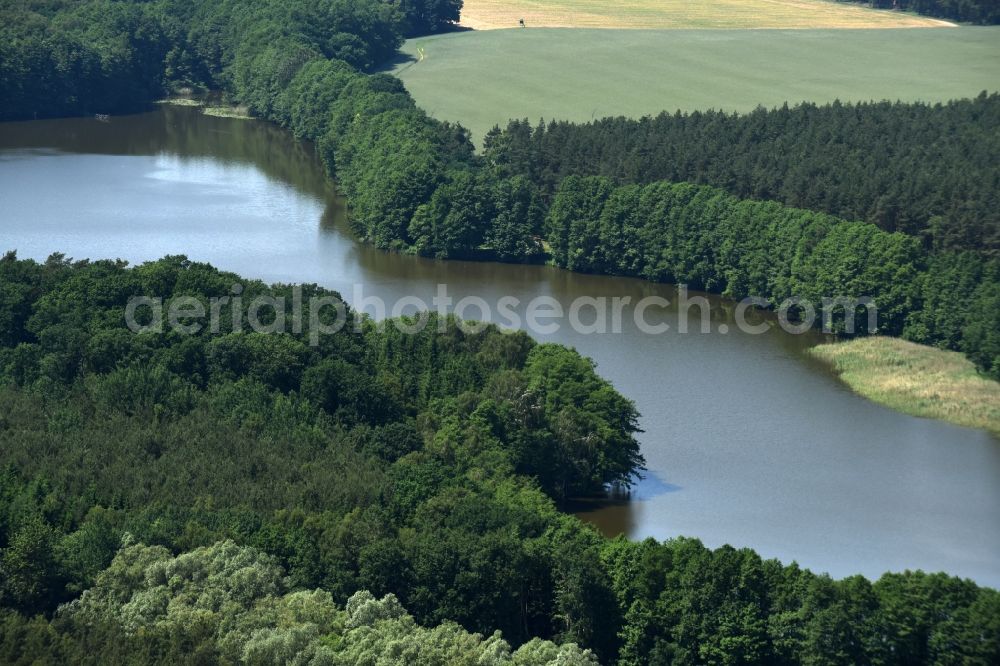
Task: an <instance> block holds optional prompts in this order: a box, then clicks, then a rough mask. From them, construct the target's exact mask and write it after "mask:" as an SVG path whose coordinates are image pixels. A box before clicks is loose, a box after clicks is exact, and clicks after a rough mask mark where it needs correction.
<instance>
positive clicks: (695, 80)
mask: <svg viewBox="0 0 1000 666" xmlns="http://www.w3.org/2000/svg"><path fill="white" fill-rule="evenodd" d="M403 51H404V55H403V56H402V57H401V58H399V59H398V60H397V61H396V62H395V63H392V64H391V65H390V68H391V69H390V71H392V72H394V73H395V74H396V75H397V76H399V77H400V78H401V79H402V80H403V82H404V83H405V84H406V87H407V88H408V89H409V90H410V92H411V93H412V94H413V96H414V97H415V98H416V101H417V103H418V104H419V105H420V106H421V107H423V108H425V109H427V110H428V111H429V112H430V113H431V114H432V115H434V116H435V117H437V118H441V119H444V120H454V121H459V122H461V123H462V124H463V125H465V126H466V127H468V128H470V129H471V130H472V131H473V135H474V138H475V139H476V140H478V139H481V138H482V136H483V134H484V133H485V132H486V131H487V130H488V129H489V128H490V127H492V126H493V125H494V124H496V123H501V124H503V123H506V121H507V120H508V119H510V118H529V119H531V120H532V122H535V121H537V120H538V119H539V118H545V119H547V120H549V119H561V120H576V121H587V120H590V119H592V118H601V117H605V116H616V115H626V116H634V117H638V116H642V115H646V114H656V113H659V112H660V111H663V110H668V111H671V112H672V111H675V110H677V109H681V110H684V111H694V110H704V109H709V108H717V109H726V110H731V111H749V110H752V109H753V108H754V107H756V106H758V105H764V106H778V105H781V104H782V103H784V102H786V101H788V102H789V103H797V102H801V101H813V102H817V103H823V102H830V101H833V100H834V99H840V100H852V101H859V100H872V99H875V100H882V99H891V100H896V99H901V100H907V101H914V100H923V101H947V100H949V99H954V98H961V97H971V96H975V95H977V94H978V93H979V92H980V91H982V90H990V91H994V90H997V89H1000V28H994V27H990V28H974V27H962V28H954V29H942V30H910V29H899V30H588V29H574V30H566V29H558V28H536V29H532V28H528V29H523V30H522V29H520V28H514V29H511V30H489V31H482V32H480V31H468V32H460V33H451V34H447V35H440V36H434V37H426V38H419V39H414V40H410V41H408V42H407V43H406V44H405V45H404V47H403Z"/></svg>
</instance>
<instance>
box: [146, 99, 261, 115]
mask: <svg viewBox="0 0 1000 666" xmlns="http://www.w3.org/2000/svg"><path fill="white" fill-rule="evenodd" d="M157 104H169V105H171V106H195V107H200V108H201V112H202V113H203V114H205V115H206V116H216V117H217V118H236V119H239V120H251V119H252V118H253V116H252V115H250V110H249V109H248V108H247V107H246V106H243V105H238V106H231V105H218V104H209V103H208V102H206V101H204V100H200V99H192V98H190V97H170V98H167V99H161V100H159V101H158V102H157Z"/></svg>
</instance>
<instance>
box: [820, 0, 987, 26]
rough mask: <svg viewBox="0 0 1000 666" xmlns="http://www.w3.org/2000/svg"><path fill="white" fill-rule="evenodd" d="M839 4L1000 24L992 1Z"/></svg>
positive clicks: (907, 0)
mask: <svg viewBox="0 0 1000 666" xmlns="http://www.w3.org/2000/svg"><path fill="white" fill-rule="evenodd" d="M837 2H856V3H859V4H864V5H868V6H870V7H874V8H876V9H899V10H902V11H910V12H916V13H917V14H923V15H924V16H933V17H934V18H941V19H950V20H952V21H958V22H960V23H974V24H977V25H996V24H998V23H1000V5H997V3H996V2H993V1H992V0H837Z"/></svg>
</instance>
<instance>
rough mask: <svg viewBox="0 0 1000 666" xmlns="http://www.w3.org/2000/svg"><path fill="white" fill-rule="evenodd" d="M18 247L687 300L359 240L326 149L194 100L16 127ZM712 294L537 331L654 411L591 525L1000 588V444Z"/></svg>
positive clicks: (368, 281) (318, 277) (6, 225)
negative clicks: (901, 405)
mask: <svg viewBox="0 0 1000 666" xmlns="http://www.w3.org/2000/svg"><path fill="white" fill-rule="evenodd" d="M8 249H16V250H17V251H18V254H19V256H21V257H33V258H36V259H39V260H41V259H45V257H47V256H48V255H49V254H51V253H52V252H63V253H65V254H66V255H68V256H71V257H75V258H85V257H90V258H122V259H126V260H128V261H130V262H142V261H146V260H151V259H156V258H159V257H162V256H163V255H166V254H186V255H188V256H189V257H190V258H192V259H194V260H198V261H207V262H211V263H212V264H214V265H216V266H218V267H219V268H222V269H226V270H231V271H235V272H237V273H240V274H242V275H244V276H248V277H254V278H260V279H263V280H265V281H268V282H278V281H281V282H316V283H319V284H322V285H324V286H326V287H329V288H332V289H336V290H338V291H340V292H341V293H342V294H344V296H345V297H346V298H347V300H348V301H351V302H355V303H356V302H357V297H356V295H355V290H356V289H357V288H358V287H359V286H360V289H361V290H362V294H363V295H364V296H377V297H380V298H382V299H384V300H386V301H388V302H389V303H392V302H394V301H396V300H397V299H398V298H400V297H402V296H416V297H419V298H421V299H423V300H424V301H425V302H427V303H430V301H431V299H432V297H433V296H434V295H435V293H436V292H437V288H438V284H446V285H447V288H448V292H449V294H450V295H451V296H452V297H453V298H454V299H455V300H456V301H457V300H458V299H460V298H462V297H463V296H467V295H472V296H479V297H482V298H484V299H485V300H486V301H487V302H488V303H490V304H493V303H495V302H496V301H497V299H499V298H500V297H501V296H508V295H509V296H514V297H517V298H518V299H520V301H521V303H522V304H524V303H527V302H528V301H530V300H531V299H532V298H534V297H536V296H539V295H547V296H552V297H554V298H556V299H558V300H559V301H560V302H561V303H563V304H565V306H566V307H567V308H568V306H569V303H570V302H571V301H572V300H573V299H574V298H576V297H579V296H592V297H597V296H607V297H615V296H619V297H625V296H630V297H631V299H632V303H635V302H637V301H638V300H639V299H640V298H642V297H643V296H648V295H660V296H663V297H665V298H667V299H669V300H670V301H671V302H674V300H675V292H674V289H673V288H672V287H670V286H667V285H655V284H648V283H644V282H641V281H638V280H632V279H623V278H608V277H599V276H588V275H575V274H572V273H568V272H566V271H561V270H558V269H553V268H550V267H542V266H514V265H500V264H486V263H466V262H441V261H432V260H427V259H419V258H416V257H407V256H400V255H395V254H388V253H384V252H380V251H377V250H374V249H372V248H370V247H367V246H364V245H361V244H359V243H358V242H357V241H355V240H354V239H353V238H352V236H351V235H350V233H349V232H347V231H346V230H345V229H344V225H343V206H342V203H341V202H340V201H339V200H338V199H337V198H336V197H335V196H334V192H333V191H332V189H331V187H330V186H329V185H328V183H327V182H325V180H324V178H323V177H322V169H321V167H320V165H319V164H318V162H317V161H316V159H315V158H314V156H313V154H312V152H311V149H310V148H309V146H307V145H305V144H302V143H298V142H296V141H294V140H293V139H292V138H291V137H289V135H287V134H286V133H284V132H283V131H280V130H278V129H277V128H275V127H272V126H270V125H267V124H264V123H258V122H253V121H239V120H229V119H219V118H210V117H205V116H202V115H200V114H198V113H197V112H196V111H193V110H191V109H184V108H164V109H160V110H158V111H154V112H151V113H147V114H142V115H138V116H130V117H121V118H113V119H111V121H110V122H99V121H96V120H91V119H71V120H56V121H36V122H26V123H6V124H0V251H5V250H8ZM711 300H712V304H713V309H712V326H711V328H712V332H710V333H705V334H701V333H698V332H696V331H698V330H699V326H698V324H697V322H695V323H692V325H691V330H692V331H695V332H691V333H688V334H686V335H684V334H680V333H677V332H676V331H677V324H678V321H679V314H678V312H677V310H676V309H675V308H674V309H671V308H663V309H656V308H651V309H650V310H648V311H647V312H646V319H647V321H649V322H650V323H652V324H655V323H668V324H670V325H671V329H670V331H669V332H667V333H664V334H659V335H650V334H646V333H642V332H640V331H639V330H638V329H637V328H636V326H635V324H634V320H633V313H632V310H631V308H630V307H628V306H626V307H625V309H624V311H623V314H624V317H623V328H622V332H621V333H620V334H607V335H600V334H591V335H587V334H582V333H576V332H573V331H572V330H570V328H569V326H567V325H565V322H564V323H563V326H562V327H561V328H560V330H559V331H557V332H555V333H552V334H550V335H545V336H536V337H540V338H542V339H545V340H548V341H555V342H560V343H564V344H567V345H572V346H574V347H576V348H577V349H578V350H580V352H582V353H583V354H586V355H588V356H591V357H592V358H594V359H595V360H596V361H597V363H598V366H599V368H598V369H599V371H600V373H601V374H602V375H603V376H604V377H606V378H608V379H609V380H611V381H612V382H613V383H614V385H615V387H616V388H617V389H618V390H619V391H621V392H622V393H624V394H625V395H627V396H628V397H630V398H632V399H633V400H635V402H636V403H637V405H638V407H639V410H640V411H641V412H642V419H641V425H642V428H643V429H644V431H645V432H644V433H643V434H642V435H641V436H640V439H641V442H642V447H643V453H644V454H645V456H646V460H647V463H648V467H649V471H648V473H647V474H646V478H645V479H644V480H643V481H642V482H641V483H640V484H639V485H638V487H637V489H636V491H635V492H634V494H633V497H632V500H631V501H629V502H626V503H622V504H618V505H614V506H606V507H603V508H599V509H596V510H592V511H590V512H587V513H584V514H581V515H583V516H584V517H585V518H587V519H588V520H592V521H593V522H594V523H596V524H597V525H598V526H600V527H601V529H602V530H604V531H605V532H607V533H620V532H624V533H626V534H628V535H629V536H630V537H633V538H642V537H647V536H652V537H656V538H668V537H671V536H676V535H688V536H695V537H698V538H700V539H702V540H703V541H704V542H705V543H706V544H707V545H709V546H713V547H715V546H719V545H722V544H724V543H730V544H733V545H735V546H748V547H752V548H754V549H756V550H757V551H759V552H760V553H761V554H762V555H764V556H765V557H777V558H779V559H781V560H783V561H786V562H790V561H792V560H796V561H798V562H799V563H800V564H802V565H804V566H807V567H809V568H812V569H814V570H817V571H826V572H829V573H830V574H832V575H833V576H836V577H840V576H846V575H850V574H855V573H861V574H864V575H867V576H870V577H877V576H878V575H880V574H881V573H883V572H884V571H887V570H893V571H897V570H903V569H916V568H920V569H925V570H934V571H938V570H943V571H947V572H948V573H952V574H956V575H961V576H966V577H969V578H973V579H975V580H976V581H978V582H980V583H984V584H988V585H992V586H994V587H1000V441H997V440H996V439H994V438H992V437H990V436H989V435H987V434H985V433H983V432H979V431H975V430H970V429H965V428H959V427H955V426H950V425H947V424H944V423H938V422H935V421H929V420H925V419H917V418H913V417H909V416H904V415H902V414H898V413H896V412H893V411H891V410H888V409H885V408H883V407H880V406H878V405H876V404H873V403H871V402H868V401H866V400H863V399H861V398H859V397H857V396H855V395H853V394H852V393H851V392H850V391H849V390H847V389H846V388H845V387H844V386H843V385H842V384H841V383H839V382H838V381H837V380H836V378H834V377H833V376H831V375H830V374H829V373H828V372H827V371H826V370H825V369H824V368H822V367H821V366H819V365H817V364H815V363H814V362H811V361H809V360H808V359H806V358H804V356H803V354H802V352H803V349H805V348H806V347H808V346H810V345H812V344H815V343H816V342H817V341H818V340H819V339H818V336H815V335H804V336H793V335H789V334H786V333H783V332H781V331H780V330H778V329H776V328H773V327H772V329H771V330H770V331H769V332H768V333H765V334H763V335H748V334H744V333H740V332H738V331H737V330H736V327H735V326H734V325H733V322H732V304H731V303H727V302H726V301H723V300H721V299H718V298H712V299H711ZM469 313H470V314H471V315H472V316H477V315H476V313H475V310H474V309H473V310H470V311H469ZM522 314H523V308H522ZM690 314H691V315H692V316H694V317H697V316H698V310H697V309H693V310H692V311H691V313H690ZM582 318H583V319H584V320H585V321H587V320H588V317H587V315H586V314H584V315H583V317H582ZM723 324H725V325H726V327H728V332H727V333H722V332H721V330H720V327H721V325H723Z"/></svg>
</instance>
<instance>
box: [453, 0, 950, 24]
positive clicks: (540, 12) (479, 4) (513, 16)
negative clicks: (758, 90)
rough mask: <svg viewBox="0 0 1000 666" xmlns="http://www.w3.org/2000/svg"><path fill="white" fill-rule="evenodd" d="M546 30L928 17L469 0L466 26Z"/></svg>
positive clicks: (761, 6) (823, 6)
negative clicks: (522, 22) (523, 25)
mask: <svg viewBox="0 0 1000 666" xmlns="http://www.w3.org/2000/svg"><path fill="white" fill-rule="evenodd" d="M521 18H523V19H524V20H525V23H526V24H527V25H528V27H547V28H911V27H913V28H923V27H937V26H942V25H950V24H949V23H947V22H946V21H938V20H935V19H932V18H927V17H924V16H916V15H914V14H904V13H901V12H891V11H883V10H876V9H869V8H868V7H863V6H859V5H845V4H840V3H836V2H829V1H827V0H702V1H701V2H690V0H619V1H618V2H607V0H546V1H545V2H539V0H465V4H464V5H463V7H462V25H465V26H468V27H470V28H475V29H476V30H491V29H496V28H512V27H514V26H516V25H517V22H518V19H521Z"/></svg>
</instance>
